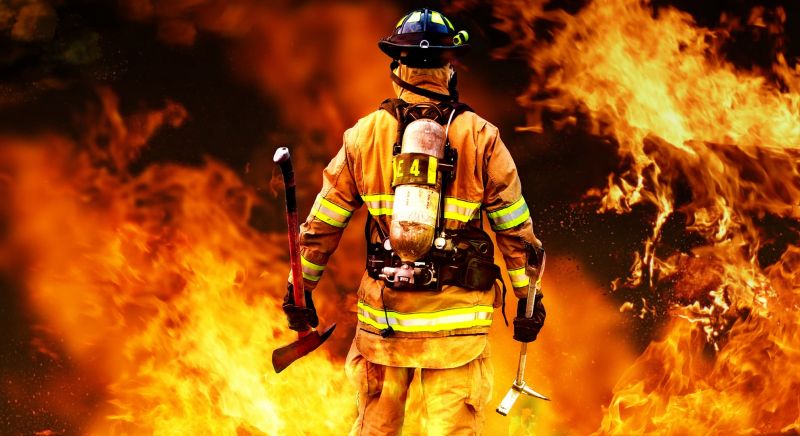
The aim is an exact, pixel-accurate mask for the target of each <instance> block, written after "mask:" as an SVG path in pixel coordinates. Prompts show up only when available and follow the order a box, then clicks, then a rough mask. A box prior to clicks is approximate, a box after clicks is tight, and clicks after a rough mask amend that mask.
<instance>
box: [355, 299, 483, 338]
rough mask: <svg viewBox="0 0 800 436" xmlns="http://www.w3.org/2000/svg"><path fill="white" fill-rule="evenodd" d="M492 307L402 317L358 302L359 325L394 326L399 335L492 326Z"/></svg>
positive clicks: (418, 313) (422, 313)
mask: <svg viewBox="0 0 800 436" xmlns="http://www.w3.org/2000/svg"><path fill="white" fill-rule="evenodd" d="M493 311H494V308H493V307H492V306H471V307H462V308H458V309H447V310H440V311H437V312H417V313H400V312H394V311H391V310H390V311H386V313H384V311H383V310H381V309H375V308H373V307H370V306H368V305H367V304H365V303H364V302H362V301H359V302H358V319H359V321H361V322H363V323H365V324H369V325H371V326H373V327H375V328H379V329H385V328H387V327H388V326H392V328H393V329H395V330H397V331H399V332H439V331H443V330H456V329H465V328H471V327H486V326H489V325H491V324H492V313H493Z"/></svg>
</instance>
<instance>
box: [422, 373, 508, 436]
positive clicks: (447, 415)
mask: <svg viewBox="0 0 800 436" xmlns="http://www.w3.org/2000/svg"><path fill="white" fill-rule="evenodd" d="M421 374H422V378H421V383H420V384H421V386H422V396H423V399H424V401H425V409H426V424H427V430H428V435H430V436H439V435H479V434H481V433H482V432H483V425H484V421H485V416H484V411H485V409H486V406H487V405H488V403H489V400H490V398H491V394H492V381H493V380H494V370H493V368H492V365H491V362H490V361H489V358H488V357H479V358H477V359H475V360H473V361H471V362H469V363H467V364H466V365H463V366H460V367H457V368H450V369H428V368H424V369H422V371H421Z"/></svg>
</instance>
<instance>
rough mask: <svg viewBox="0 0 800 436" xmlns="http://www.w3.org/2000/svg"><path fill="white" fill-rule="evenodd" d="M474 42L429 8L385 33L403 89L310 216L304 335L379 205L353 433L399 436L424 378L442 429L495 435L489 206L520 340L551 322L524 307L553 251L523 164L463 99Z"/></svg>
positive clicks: (355, 354) (350, 367)
mask: <svg viewBox="0 0 800 436" xmlns="http://www.w3.org/2000/svg"><path fill="white" fill-rule="evenodd" d="M468 38H469V35H468V34H467V32H465V31H456V30H455V27H454V26H453V23H452V22H451V21H450V20H449V19H448V18H447V17H445V16H444V15H443V14H441V13H439V12H437V11H434V10H430V9H419V10H414V11H412V12H410V13H408V14H406V15H405V16H404V17H403V18H402V19H401V20H400V21H399V22H398V23H397V26H396V28H395V30H394V32H393V33H392V35H390V36H388V37H386V38H384V39H382V40H381V41H380V42H379V43H378V46H379V48H380V49H381V50H382V51H383V52H384V53H385V54H387V55H388V56H389V57H390V58H391V59H392V63H391V66H390V69H391V73H390V77H391V79H392V81H393V86H394V90H395V93H396V97H397V98H394V99H387V100H386V101H384V102H383V103H382V104H381V106H380V109H378V110H376V111H374V112H372V113H371V114H369V115H367V116H366V117H364V118H362V119H360V120H359V121H358V122H357V123H356V125H355V126H353V127H352V128H350V129H349V130H347V131H346V132H345V133H344V144H343V146H342V148H341V149H340V150H339V152H338V154H337V155H336V156H335V157H334V158H333V160H332V161H331V162H330V164H329V165H328V166H327V168H326V169H325V170H324V172H323V185H322V190H321V191H320V193H319V195H318V196H317V198H316V200H315V203H314V206H313V208H312V210H311V213H310V214H309V216H308V219H307V220H306V221H305V223H304V224H303V225H302V226H301V232H300V253H301V262H302V276H303V280H304V285H305V290H306V302H307V305H308V307H306V308H300V307H298V306H295V305H294V304H293V300H292V298H293V297H292V292H291V286H292V285H291V283H290V284H289V292H288V293H287V296H286V299H285V301H284V306H283V308H284V311H285V312H286V315H287V318H288V320H289V326H290V328H291V329H293V330H297V331H305V330H307V329H309V328H310V327H316V326H317V324H318V319H317V315H316V311H315V309H314V306H313V301H312V292H311V291H312V290H313V289H314V287H315V286H316V285H317V283H318V282H319V280H320V278H321V277H322V275H323V272H324V271H325V265H326V264H327V263H328V259H329V257H330V256H331V254H332V253H333V252H334V250H335V249H336V247H337V245H338V243H339V239H340V237H341V235H342V232H343V230H344V229H345V227H346V226H347V223H348V220H349V219H350V217H351V216H352V215H353V213H354V211H355V210H356V209H358V208H359V207H361V206H362V205H366V206H367V208H368V210H369V215H368V219H367V221H368V222H367V228H366V232H365V233H366V237H367V243H368V256H367V268H366V271H365V273H364V275H363V277H362V280H361V283H360V285H359V287H358V306H357V308H356V310H357V316H358V327H357V330H356V334H355V338H354V340H353V344H352V346H351V349H350V352H349V354H348V357H347V363H346V372H347V374H348V376H349V377H350V378H351V379H352V380H353V381H354V382H355V383H356V385H357V386H358V418H357V420H356V422H355V424H354V425H353V428H352V431H351V434H352V435H384V434H386V435H389V434H399V433H400V432H401V428H402V426H403V417H404V410H405V407H406V404H405V403H406V397H407V391H408V387H409V385H410V383H411V381H412V379H413V378H414V377H419V378H420V380H419V382H420V386H421V388H422V400H423V402H424V404H410V405H408V406H409V407H413V408H420V410H421V411H423V414H424V416H425V422H426V427H427V430H428V432H429V434H432V435H433V434H436V435H439V434H447V435H458V434H479V433H481V429H482V426H483V421H484V411H485V410H486V406H487V404H488V401H489V397H490V394H491V390H492V380H493V375H492V374H493V370H492V367H491V365H490V363H489V353H490V350H489V342H488V339H487V336H488V331H489V326H490V324H491V323H492V315H493V311H494V309H495V308H498V307H500V306H501V305H503V304H504V296H505V287H504V285H503V286H500V285H498V283H502V279H501V277H500V273H499V272H500V269H499V267H497V266H496V265H494V262H493V250H494V247H493V245H492V241H491V240H490V239H489V237H488V235H487V234H486V232H484V231H483V229H482V227H483V224H482V222H483V215H484V214H485V215H486V216H487V217H488V222H489V223H490V225H491V228H492V230H493V231H494V232H495V235H496V241H497V247H498V248H499V250H500V252H501V253H502V255H503V257H504V260H505V263H506V266H507V269H508V273H509V278H510V282H511V284H512V286H513V290H514V294H515V295H516V296H517V297H518V298H519V300H518V306H517V316H516V318H515V319H514V322H513V328H514V339H515V340H517V341H521V342H531V341H534V340H535V339H536V336H537V334H538V333H539V330H540V329H541V327H542V325H543V323H544V318H545V310H544V306H543V305H542V303H541V301H542V299H541V298H537V299H536V304H535V310H534V316H533V317H532V318H525V317H524V311H525V303H526V298H525V297H526V295H527V291H528V286H529V284H530V280H531V279H530V278H531V277H536V272H537V271H538V270H537V268H538V267H539V262H540V258H541V257H542V253H543V251H542V248H541V247H542V244H541V242H540V241H539V240H538V239H537V238H536V237H535V236H534V232H533V229H532V223H531V219H530V213H529V211H528V206H527V204H526V202H525V199H524V198H523V196H522V192H521V185H520V181H519V178H518V176H517V170H516V167H515V165H514V162H513V160H512V158H511V155H510V154H509V152H508V150H507V149H506V146H505V145H504V144H503V142H502V141H501V140H500V136H499V133H498V129H497V127H495V126H494V125H492V124H491V123H489V122H488V121H486V120H484V119H483V118H481V117H480V116H478V115H477V114H475V112H473V111H472V110H471V109H470V108H469V107H468V106H467V105H465V104H463V103H461V102H459V101H458V94H457V90H456V79H455V72H454V70H453V67H452V65H451V61H452V60H453V59H454V58H456V57H458V56H460V55H461V54H463V53H464V52H465V51H466V50H467V49H468V47H469V44H468ZM426 147H427V148H426ZM393 218H394V219H393ZM409 247H412V248H409ZM503 315H504V316H505V313H503Z"/></svg>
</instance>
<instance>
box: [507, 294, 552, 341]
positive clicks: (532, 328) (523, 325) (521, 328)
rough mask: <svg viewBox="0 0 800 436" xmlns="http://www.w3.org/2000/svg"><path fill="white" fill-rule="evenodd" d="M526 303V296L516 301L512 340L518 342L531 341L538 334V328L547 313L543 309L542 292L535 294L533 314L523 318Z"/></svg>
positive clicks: (540, 327) (542, 323)
mask: <svg viewBox="0 0 800 436" xmlns="http://www.w3.org/2000/svg"><path fill="white" fill-rule="evenodd" d="M527 304H528V299H527V298H520V299H519V302H518V303H517V317H516V318H514V340H515V341H519V342H533V341H535V340H536V336H537V335H539V330H541V329H542V326H543V325H544V318H545V316H546V315H547V313H546V312H545V311H544V304H543V303H542V294H536V301H535V302H534V303H533V316H531V317H530V318H525V306H526V305H527Z"/></svg>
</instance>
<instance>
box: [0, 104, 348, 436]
mask: <svg viewBox="0 0 800 436" xmlns="http://www.w3.org/2000/svg"><path fill="white" fill-rule="evenodd" d="M100 95H101V102H102V103H101V104H100V105H99V106H98V110H97V111H96V112H94V113H93V117H96V119H95V120H94V124H91V125H90V126H89V127H88V128H87V129H86V134H85V137H84V138H83V139H82V141H80V142H79V143H74V142H71V141H68V140H66V139H65V138H61V137H57V136H52V135H43V136H41V137H39V138H36V139H22V138H8V137H7V138H3V140H2V141H0V144H1V145H0V156H2V167H3V169H4V170H6V171H7V172H8V174H10V175H11V177H12V180H14V183H13V184H10V185H9V187H8V188H9V191H10V202H9V204H8V208H9V211H8V212H9V213H10V215H11V216H12V217H13V221H12V225H13V227H12V234H13V241H12V242H11V243H12V244H13V245H14V246H16V247H20V248H23V249H24V250H25V254H26V257H27V258H28V262H29V265H27V268H25V277H24V278H23V281H24V283H25V286H26V288H27V289H28V297H29V304H30V305H31V307H32V309H33V311H34V313H35V315H36V316H37V319H38V320H39V323H40V324H41V327H42V329H43V330H44V331H46V332H48V333H49V334H50V335H52V336H54V337H58V338H60V339H61V340H62V341H63V344H62V346H63V348H64V352H65V353H66V354H67V355H69V356H70V358H71V359H72V360H73V361H75V362H76V364H78V365H80V366H83V367H86V368H90V370H88V371H87V372H89V373H90V374H91V377H92V379H93V382H94V383H96V384H97V385H99V386H107V388H105V389H104V390H105V391H106V392H105V394H104V395H107V396H108V397H109V398H110V400H111V401H110V405H109V406H108V407H107V408H105V410H104V413H99V414H98V416H97V417H96V420H95V422H93V423H90V424H89V425H88V426H87V430H86V432H87V433H88V434H172V433H173V432H174V431H175V429H182V431H186V432H190V433H212V434H234V433H235V434H254V435H255V434H279V433H280V434H285V433H288V434H295V433H298V434H299V433H306V432H312V431H313V432H316V431H323V432H325V433H336V432H338V431H340V430H341V429H342V428H343V427H342V426H343V423H344V422H348V421H349V419H350V418H349V417H351V416H352V415H354V410H353V407H351V405H352V398H353V397H354V388H353V387H352V386H351V385H350V383H349V382H347V381H346V380H344V376H343V372H342V371H341V370H340V368H339V366H340V365H339V363H340V362H337V361H336V359H332V358H331V357H330V356H328V355H326V353H325V351H318V352H315V353H314V354H313V355H312V356H309V357H307V358H305V359H303V360H302V361H300V362H297V363H295V364H294V365H293V366H292V367H290V368H289V369H287V370H286V371H285V372H284V373H282V374H281V375H280V376H278V375H276V374H274V372H273V371H272V366H271V362H270V356H271V352H272V350H273V349H275V348H277V347H279V346H282V345H286V344H288V343H290V342H292V341H294V340H295V339H296V337H295V336H294V335H292V334H290V332H288V331H287V330H286V329H285V321H284V319H283V315H282V313H281V312H280V308H279V305H278V302H279V301H280V295H281V294H282V292H284V291H283V289H285V280H286V271H287V268H288V265H287V263H286V260H285V259H284V258H283V255H284V253H283V251H282V250H280V247H281V246H283V245H284V244H283V239H285V236H283V235H265V234H261V233H259V232H257V231H255V230H253V229H251V228H250V227H249V226H248V219H249V212H250V208H251V206H252V205H253V204H254V203H256V202H258V201H260V200H259V199H258V198H257V197H256V195H255V194H254V192H253V191H252V190H251V188H248V187H246V186H245V185H244V184H243V183H242V182H241V181H240V180H239V178H238V176H236V175H235V174H234V173H233V172H232V171H231V170H229V169H227V168H225V167H224V166H222V165H220V164H219V163H216V162H214V161H212V160H207V161H206V163H205V164H204V165H203V166H202V167H200V168H187V167H181V166H177V165H172V164H163V165H155V166H151V167H149V168H147V169H146V170H145V171H143V172H142V173H141V174H138V175H134V174H131V173H130V172H129V171H128V170H127V165H128V164H129V163H130V162H131V159H132V157H134V156H135V155H136V150H138V148H139V147H141V146H142V145H143V144H144V143H145V142H146V140H147V138H149V136H150V135H152V134H153V133H155V131H156V130H157V129H158V128H159V127H160V126H162V125H164V124H171V125H173V126H178V125H180V123H181V121H182V120H183V119H184V118H185V116H186V113H185V111H184V110H183V108H182V107H180V106H179V105H178V104H176V103H167V105H166V106H165V107H164V108H163V109H159V110H153V111H147V112H145V113H141V114H134V115H132V116H130V117H127V118H126V117H123V116H122V115H121V114H120V113H119V111H118V108H117V102H116V99H115V97H114V96H113V94H112V93H110V91H107V90H106V91H101V93H100ZM321 304H323V305H324V304H325V303H324V299H322V300H321ZM309 396H313V397H317V398H324V399H325V402H324V405H325V407H318V408H314V409H307V400H306V398H307V397H309Z"/></svg>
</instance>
